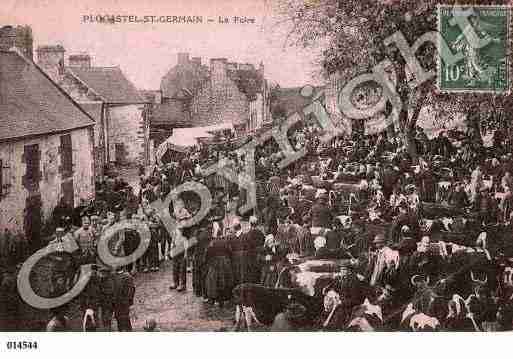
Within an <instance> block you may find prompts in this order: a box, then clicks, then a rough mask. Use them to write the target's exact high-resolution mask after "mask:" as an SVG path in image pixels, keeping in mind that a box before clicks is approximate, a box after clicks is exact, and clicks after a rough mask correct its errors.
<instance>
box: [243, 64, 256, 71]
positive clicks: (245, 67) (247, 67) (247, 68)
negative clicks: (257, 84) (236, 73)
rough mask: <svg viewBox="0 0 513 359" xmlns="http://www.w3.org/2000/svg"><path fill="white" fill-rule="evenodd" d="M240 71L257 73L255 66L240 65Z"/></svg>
mask: <svg viewBox="0 0 513 359" xmlns="http://www.w3.org/2000/svg"><path fill="white" fill-rule="evenodd" d="M239 70H244V71H255V66H253V64H240V65H239Z"/></svg>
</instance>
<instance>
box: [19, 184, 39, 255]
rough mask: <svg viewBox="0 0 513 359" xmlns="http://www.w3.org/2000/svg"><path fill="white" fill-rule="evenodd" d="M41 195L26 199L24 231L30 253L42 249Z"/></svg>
mask: <svg viewBox="0 0 513 359" xmlns="http://www.w3.org/2000/svg"><path fill="white" fill-rule="evenodd" d="M41 207H42V202H41V195H40V194H38V195H33V196H30V197H28V198H27V200H26V204H25V215H24V217H25V218H24V223H23V226H24V230H25V236H26V238H27V240H28V242H29V246H30V248H31V250H32V252H34V251H37V250H38V249H40V248H41V247H42V245H43V244H42V241H41V229H42V226H43V215H42V210H41Z"/></svg>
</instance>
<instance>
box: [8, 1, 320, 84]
mask: <svg viewBox="0 0 513 359" xmlns="http://www.w3.org/2000/svg"><path fill="white" fill-rule="evenodd" d="M1 1H2V8H1V9H0V25H30V26H31V27H32V31H33V34H34V49H35V48H37V46H39V45H53V44H61V45H62V46H64V48H65V49H66V57H67V56H68V55H70V54H74V53H88V54H90V55H91V56H92V58H93V65H94V66H120V67H121V69H122V70H123V71H124V73H125V74H126V76H127V77H128V78H129V79H130V80H131V81H132V82H133V83H134V84H135V85H136V86H137V87H138V88H140V89H158V88H159V85H160V80H161V78H162V76H164V75H165V74H166V73H167V71H168V70H169V69H170V68H171V67H173V66H174V65H175V64H176V57H177V56H176V54H177V53H179V52H188V53H190V56H191V57H193V56H194V57H201V58H202V61H203V63H204V64H207V63H208V62H207V61H208V59H209V58H218V57H225V58H228V59H229V61H233V62H239V63H253V64H255V65H258V64H259V63H260V62H263V63H264V66H265V73H266V78H267V79H268V80H270V81H273V82H276V83H278V84H280V86H282V87H292V86H304V85H306V84H312V85H317V84H321V83H322V82H323V80H322V78H320V77H319V75H316V73H317V72H318V68H317V66H316V65H315V59H316V57H317V56H318V53H319V52H318V51H319V50H318V49H314V50H312V49H308V50H305V49H301V48H291V47H286V46H284V43H285V34H284V32H285V29H284V28H283V27H281V28H279V29H278V28H277V27H276V26H274V24H275V22H276V16H273V6H272V5H271V4H270V2H269V1H270V0H151V1H149V0H1ZM97 14H100V15H103V14H109V15H137V16H138V17H139V18H142V17H143V16H182V15H185V16H202V17H203V20H204V21H203V24H172V23H159V24H151V23H146V24H141V23H118V24H114V25H108V24H101V23H86V22H84V20H83V16H85V15H97ZM219 16H222V17H228V18H230V20H233V17H234V16H238V17H241V18H242V17H248V18H254V19H255V23H254V24H234V23H233V21H232V22H231V23H229V24H220V23H218V21H217V19H218V17H219ZM208 17H210V18H212V19H215V20H216V21H215V22H213V23H207V21H206V19H207V18H208ZM34 56H36V54H35V53H34Z"/></svg>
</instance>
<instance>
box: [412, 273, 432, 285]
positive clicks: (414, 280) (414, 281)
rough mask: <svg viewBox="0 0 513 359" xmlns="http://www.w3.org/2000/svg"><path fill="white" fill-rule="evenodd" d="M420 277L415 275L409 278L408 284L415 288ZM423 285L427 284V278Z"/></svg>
mask: <svg viewBox="0 0 513 359" xmlns="http://www.w3.org/2000/svg"><path fill="white" fill-rule="evenodd" d="M419 277H421V275H420V274H415V275H414V276H412V277H411V279H410V282H411V284H412V285H413V286H414V287H416V286H417V285H418V283H417V278H419ZM424 283H425V284H428V283H429V277H428V278H427V280H425V281H424Z"/></svg>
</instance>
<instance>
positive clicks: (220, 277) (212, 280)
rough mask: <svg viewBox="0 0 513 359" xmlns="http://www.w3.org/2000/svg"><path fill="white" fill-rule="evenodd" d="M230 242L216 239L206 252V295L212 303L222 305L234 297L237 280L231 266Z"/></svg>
mask: <svg viewBox="0 0 513 359" xmlns="http://www.w3.org/2000/svg"><path fill="white" fill-rule="evenodd" d="M231 256H232V253H231V250H230V244H229V242H228V241H227V240H226V239H224V238H222V237H221V238H220V239H214V240H213V241H212V242H210V244H209V245H208V247H207V249H206V251H205V260H204V263H205V266H206V277H205V294H206V298H207V299H209V301H210V302H218V303H219V304H220V305H222V304H223V302H224V301H227V300H229V299H230V298H231V297H232V290H233V288H234V283H235V280H234V278H233V272H232V264H231Z"/></svg>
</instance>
